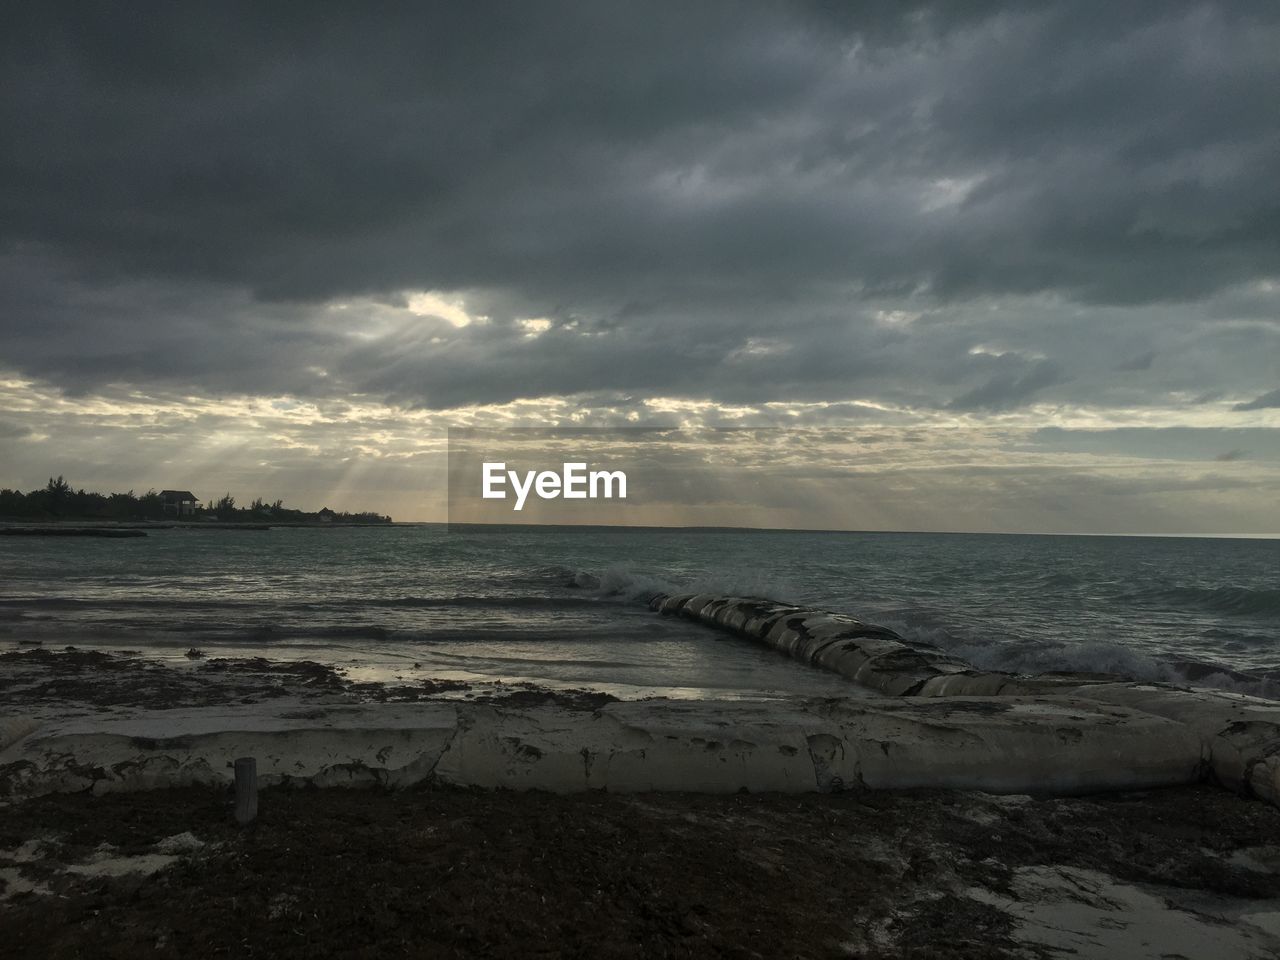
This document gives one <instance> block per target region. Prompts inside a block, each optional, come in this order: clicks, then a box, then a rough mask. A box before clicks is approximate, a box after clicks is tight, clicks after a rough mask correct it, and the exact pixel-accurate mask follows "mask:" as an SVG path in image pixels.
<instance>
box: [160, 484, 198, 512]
mask: <svg viewBox="0 0 1280 960" xmlns="http://www.w3.org/2000/svg"><path fill="white" fill-rule="evenodd" d="M160 503H161V505H162V506H163V507H164V512H165V513H171V514H173V515H174V516H175V517H190V516H194V515H195V512H196V511H197V510H198V509H200V501H199V500H197V499H196V495H195V494H194V493H192V492H191V491H190V490H161V491H160Z"/></svg>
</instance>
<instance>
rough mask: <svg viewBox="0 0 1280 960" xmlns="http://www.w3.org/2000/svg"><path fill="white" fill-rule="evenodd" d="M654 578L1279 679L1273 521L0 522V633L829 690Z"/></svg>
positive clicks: (98, 643) (1084, 653) (1065, 650)
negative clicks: (218, 525) (1156, 526)
mask: <svg viewBox="0 0 1280 960" xmlns="http://www.w3.org/2000/svg"><path fill="white" fill-rule="evenodd" d="M655 591H661V592H690V591H697V592H703V591H710V592H719V593H726V594H734V595H738V596H759V597H767V598H771V599H777V600H786V601H793V602H796V603H803V604H811V605H814V606H817V607H822V608H826V609H830V610H835V611H839V612H842V613H847V614H851V615H853V616H856V617H858V618H860V619H863V620H866V621H870V622H874V623H878V624H882V625H884V626H888V627H890V628H892V629H894V630H896V631H898V632H899V633H901V634H903V635H904V636H907V637H912V638H921V639H925V640H928V641H931V642H933V643H935V644H937V645H939V646H941V647H943V648H944V649H946V650H949V651H951V652H952V653H955V654H957V655H959V656H961V657H963V658H965V659H967V660H968V661H970V662H972V663H973V664H975V665H976V666H979V667H983V668H991V669H999V670H1007V671H1015V672H1043V671H1055V670H1087V671H1101V672H1109V673H1117V674H1122V675H1126V676H1130V677H1134V678H1138V679H1145V680H1165V681H1181V682H1193V683H1195V684H1198V685H1201V686H1209V687H1217V688H1222V689H1228V690H1234V691H1238V692H1244V693H1253V694H1258V695H1263V696H1273V697H1274V696H1277V694H1278V693H1280V540H1275V539H1215V538H1195V539H1191V538H1174V537H1089V536H1021V535H987V534H925V533H843V532H830V533H827V532H809V531H761V530H724V529H715V530H710V529H650V528H616V527H615V528H601V527H516V526H508V527H499V526H486V527H466V528H461V527H457V526H454V527H446V526H443V525H431V524H425V525H416V524H404V525H400V524H397V525H391V526H369V527H277V528H272V529H269V530H232V529H199V528H195V529H191V528H174V529H155V530H151V531H149V532H148V535H147V536H146V537H139V538H132V539H81V538H43V537H3V538H0V650H4V649H18V648H19V646H20V645H21V644H24V643H25V644H31V643H35V642H38V643H40V644H42V645H43V646H44V647H45V648H47V649H61V648H62V647H64V646H68V645H71V646H76V647H79V648H96V649H105V650H133V651H138V652H140V653H145V654H147V655H149V656H155V657H158V658H161V659H168V660H172V661H174V662H175V663H178V662H181V661H182V660H183V658H184V656H185V654H186V652H187V651H188V650H191V649H192V648H194V649H196V650H199V651H200V652H201V653H203V654H204V656H206V657H213V656H232V657H248V656H263V657H268V658H272V659H290V660H297V659H309V660H316V661H320V662H324V663H330V664H333V665H335V666H338V667H341V668H342V669H344V670H345V671H347V672H348V674H349V675H351V676H352V677H353V678H357V679H366V680H389V679H391V678H395V677H399V678H402V679H414V678H427V677H430V678H436V679H452V680H464V681H470V682H473V683H475V682H484V683H496V682H499V681H500V682H503V683H536V684H540V685H544V686H547V687H551V688H556V689H564V688H578V689H591V690H602V691H606V692H610V693H613V694H614V695H616V696H620V697H624V698H635V697H645V696H668V697H690V698H692V697H698V698H755V697H766V698H768V697H779V698H785V697H793V696H847V695H849V694H850V692H851V691H850V687H851V685H850V684H849V683H848V682H847V681H845V680H844V679H842V678H840V677H837V676H835V675H832V674H827V673H825V672H823V671H821V670H819V669H816V668H813V667H808V666H804V665H802V664H799V663H796V662H794V661H792V660H790V659H788V658H787V657H785V656H782V655H780V654H778V653H776V652H774V651H772V650H770V649H767V648H765V647H763V646H762V645H760V644H758V643H756V642H753V641H751V640H747V639H743V638H740V637H735V636H732V635H729V634H726V633H722V632H719V631H716V630H713V629H709V628H707V627H705V626H702V625H699V624H695V623H692V622H688V621H685V620H682V619H678V618H671V617H663V616H661V615H659V614H655V613H652V612H650V611H649V609H648V608H647V606H646V605H645V603H644V600H645V599H646V598H647V597H648V596H650V595H651V594H652V593H653V592H655Z"/></svg>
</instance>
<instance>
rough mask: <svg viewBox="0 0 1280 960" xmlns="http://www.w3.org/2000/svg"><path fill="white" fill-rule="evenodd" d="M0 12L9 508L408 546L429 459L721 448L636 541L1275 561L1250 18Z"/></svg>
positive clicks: (440, 477) (1264, 52) (1060, 11)
mask: <svg viewBox="0 0 1280 960" xmlns="http://www.w3.org/2000/svg"><path fill="white" fill-rule="evenodd" d="M6 16H7V21H8V24H7V28H6V30H5V31H3V33H2V34H0V45H2V46H3V60H2V63H0V122H2V125H3V129H4V130H5V131H6V134H5V136H4V137H3V139H2V141H0V486H8V487H17V488H20V489H24V490H25V489H30V488H33V487H37V486H41V485H43V484H44V482H45V480H46V479H47V478H48V477H49V476H50V475H57V474H62V475H64V476H65V477H66V478H67V479H68V480H69V481H70V482H71V483H72V484H73V485H74V486H76V487H85V488H87V489H97V490H103V491H105V490H127V489H134V490H136V491H139V492H141V491H143V490H146V489H147V488H151V487H154V488H157V489H159V488H164V487H173V488H179V489H190V490H192V491H194V492H195V493H196V494H197V496H200V497H202V498H205V499H212V498H215V497H217V496H220V495H221V494H222V493H223V492H231V493H233V494H234V495H236V496H237V497H238V498H239V499H241V500H242V501H248V500H250V499H252V498H253V497H254V496H259V495H260V496H262V497H264V498H265V499H267V500H274V499H277V498H283V499H284V500H285V502H286V505H290V506H297V507H302V508H305V509H318V508H319V507H320V506H322V505H328V506H330V507H332V508H334V509H350V510H360V509H372V510H378V511H380V512H386V513H390V514H392V515H393V516H394V517H395V518H396V519H397V520H439V519H444V518H445V513H446V509H447V505H448V501H447V490H446V486H447V484H446V479H447V476H446V474H447V471H446V468H445V456H444V454H445V451H446V448H447V436H448V433H447V431H448V430H449V428H451V427H452V428H459V427H467V428H477V427H478V428H485V429H509V428H525V427H547V426H561V427H564V426H575V427H605V428H613V427H619V426H628V427H658V428H672V429H675V428H679V430H680V431H682V433H681V434H680V435H681V436H682V437H684V438H686V439H688V438H698V437H703V438H704V439H705V438H706V437H708V436H712V435H717V436H719V435H721V434H717V433H716V432H717V431H723V430H724V429H725V428H732V432H733V435H734V436H738V437H741V438H747V439H746V441H745V444H744V445H742V446H741V447H740V448H739V453H738V455H737V456H738V459H735V460H734V466H733V468H732V469H731V470H722V471H721V473H720V474H719V476H721V477H722V478H729V479H724V480H723V482H722V483H720V484H719V485H718V487H717V490H716V492H715V495H714V496H709V495H707V494H706V492H705V491H702V492H692V491H691V490H689V489H688V488H687V485H685V484H682V483H681V482H679V481H680V478H679V477H678V476H675V475H674V474H673V475H672V476H671V477H670V478H669V482H668V483H667V485H666V486H664V487H663V488H662V489H660V490H659V489H651V490H649V491H648V502H649V503H650V504H651V505H654V504H656V505H658V506H654V507H653V512H651V513H650V514H647V515H646V516H647V519H648V520H650V521H652V522H660V521H661V520H663V519H664V518H665V519H668V520H670V521H671V522H680V523H699V522H705V523H720V522H724V523H733V524H743V525H758V526H798V527H819V528H835V529H895V530H900V529H925V530H983V531H1008V532H1035V531H1041V532H1063V533H1236V534H1249V533H1253V534H1256V533H1280V506H1278V505H1280V176H1277V171H1280V107H1277V103H1280V96H1277V93H1278V91H1280V54H1278V53H1277V51H1280V6H1278V5H1276V4H1275V3H1273V2H1257V3H1254V2H1249V0H1243V2H1232V3H1225V2H1219V3H1214V2H1207V3H1187V2H1181V0H1162V2H1149V3H1142V2H1138V3H1125V4H1116V3H1102V2H1093V0H1059V2H1054V0H1046V2H1035V0H1027V2H1019V3H1008V4H1001V3H987V2H972V3H959V2H951V3H937V4H933V3H920V2H889V0H884V2H871V3H866V4H856V5H855V4H843V3H836V2H817V0H814V2H795V3H782V2H763V0H761V2H734V3H720V2H710V0H708V2H698V3H692V4H644V3H615V2H609V0H595V2H591V3H583V2H576V3H558V2H539V3H532V4H519V5H517V4H490V3H469V4H451V5H447V6H446V5H444V4H420V3H419V4H404V5H401V4H394V3H392V4H380V5H378V6H377V8H376V11H375V10H373V9H372V8H371V9H370V10H363V9H358V8H354V7H351V6H349V5H338V4H325V3H315V4H307V5H305V7H304V6H297V5H285V4H261V3H253V4H234V3H219V4H215V5H209V6H202V5H199V4H183V5H180V6H179V5H171V4H155V5H150V4H144V3H130V4H124V3H104V4H94V5H71V4H59V3H49V4H22V5H19V7H18V8H17V9H16V10H11V11H9V12H8V14H7V15H6ZM744 428H746V429H744ZM754 430H767V431H768V433H767V434H754V433H752V431H754ZM765 436H767V437H768V438H769V439H768V440H763V439H760V438H761V437H765ZM753 437H754V439H752V438H753ZM779 445H780V446H779ZM721 446H722V444H719V443H716V442H711V441H708V442H707V443H706V444H705V445H704V446H703V447H699V445H698V443H696V442H694V443H685V444H684V445H683V446H682V448H681V457H682V458H683V457H689V456H691V457H692V460H691V461H690V462H696V461H697V460H698V454H697V451H698V450H699V449H702V450H704V451H709V450H712V449H713V448H719V447H721ZM780 447H781V449H780ZM691 451H692V453H691ZM606 453H607V451H606ZM602 455H603V454H602ZM624 455H625V451H622V450H621V449H619V451H618V452H617V456H619V457H621V456H624ZM690 469H693V467H691V468H690ZM477 482H478V481H477ZM662 505H665V507H664V506H662Z"/></svg>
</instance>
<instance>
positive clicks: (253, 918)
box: [0, 787, 1280, 960]
mask: <svg viewBox="0 0 1280 960" xmlns="http://www.w3.org/2000/svg"><path fill="white" fill-rule="evenodd" d="M260 809H261V814H260V817H259V820H258V821H257V822H256V824H255V825H254V826H253V827H252V828H250V829H249V830H245V831H241V830H238V829H236V828H235V827H234V826H233V825H232V824H231V822H230V816H229V809H228V797H227V796H226V794H224V793H223V792H221V791H212V790H199V789H179V790H169V791H162V792H155V793H145V794H131V795H116V796H108V797H92V796H89V795H74V796H65V795H64V796H51V797H45V798H41V799H37V800H30V801H27V802H25V803H23V804H21V805H19V806H17V807H14V808H10V809H9V810H6V811H5V817H4V819H3V821H0V848H3V849H5V850H10V851H12V850H13V849H15V848H17V847H18V846H19V845H21V844H22V843H23V842H24V841H29V840H30V839H31V838H44V841H43V842H44V844H45V847H44V852H45V854H47V856H45V857H44V858H43V860H41V861H40V863H39V864H36V865H33V864H30V863H28V864H23V865H20V868H21V869H23V870H27V871H29V872H30V874H31V879H32V880H33V881H36V882H39V883H41V884H43V885H44V887H45V889H46V890H48V891H49V892H48V893H47V894H44V895H41V894H35V893H28V894H24V895H21V896H17V897H14V898H11V899H10V900H9V901H8V903H7V904H3V905H0V943H4V944H5V956H6V957H10V958H13V960H22V958H37V957H38V958H50V960H60V958H71V957H83V956H94V957H120V958H134V957H138V956H144V955H145V956H153V957H157V958H169V957H172V958H179V957H196V956H199V957H206V956H237V957H283V958H292V957H297V958H313V957H317V956H326V957H351V958H356V957H419V956H421V957H492V958H514V957H520V958H525V957H552V956H555V957H582V958H621V957H736V958H751V957H761V958H773V957H827V956H858V957H864V958H887V957H891V956H892V957H897V956H910V957H938V958H943V957H945V958H968V957H1003V956H1011V955H1015V950H1016V947H1017V944H1015V943H1014V941H1013V940H1012V939H1011V938H1010V928H1011V921H1010V918H1009V917H1008V916H1007V915H1006V914H1005V913H1003V912H1001V911H1000V910H998V909H996V908H994V907H991V906H988V905H985V904H983V903H982V902H979V901H978V900H975V899H973V898H971V897H968V896H966V895H965V891H966V889H969V888H971V887H973V886H981V887H984V888H986V889H990V890H999V889H1001V887H1002V885H1004V884H1007V882H1008V879H1009V877H1010V875H1011V874H1012V873H1013V872H1014V871H1015V870H1016V869H1017V868H1019V867H1022V866H1025V865H1034V864H1060V865H1070V866H1077V867H1081V868H1086V869H1096V870H1102V871H1104V872H1107V873H1109V874H1110V875H1112V876H1115V877H1119V878H1122V879H1125V880H1129V881H1134V882H1139V883H1151V884H1164V885H1166V886H1173V887H1176V886H1179V885H1184V886H1187V887H1191V888H1195V889H1197V890H1203V891H1206V892H1209V893H1213V894H1227V895H1231V896H1247V897H1253V898H1264V897H1276V896H1280V876H1277V874H1275V873H1273V872H1259V871H1257V870H1254V869H1250V868H1246V867H1243V866H1239V865H1233V863H1232V862H1231V861H1230V860H1229V858H1226V857H1224V856H1221V855H1220V854H1223V853H1225V852H1229V851H1232V850H1237V849H1240V848H1242V847H1251V846H1252V847H1257V846H1258V845H1267V844H1269V845H1272V846H1273V847H1274V846H1275V845H1280V811H1277V810H1274V809H1272V808H1269V807H1266V806H1264V805H1262V804H1258V803H1249V802H1247V801H1243V800H1240V799H1238V798H1236V797H1233V796H1231V795H1229V794H1227V793H1225V792H1223V791H1220V790H1215V789H1212V788H1208V787H1204V788H1201V787H1196V788H1184V789H1177V790H1165V791H1155V792H1148V793H1141V794H1127V795H1121V796H1114V797H1105V798H1090V799H1065V800H1064V799H1059V800H1030V799H1020V800H1019V802H1016V803H1011V802H1010V800H1009V799H1008V798H996V797H990V796H986V795H982V794H956V793H949V792H939V791H929V792H896V793H846V794H842V795H835V796H832V795H804V796H779V795H759V796H746V795H738V796H730V797H717V796H705V795H680V794H647V795H633V796H618V795H608V794H603V793H592V794H580V795H575V796H555V795H550V794H543V793H527V794H517V793H510V792H502V791H495V792H479V791H465V790H449V789H426V788H423V789H414V790H406V791H401V792H394V793H385V792H378V791H350V790H341V789H330V790H314V789H310V790H287V789H273V790H269V791H266V792H264V793H263V795H262V798H261V807H260ZM185 831H190V832H192V833H194V834H195V835H196V836H197V837H198V838H199V839H200V840H201V841H203V843H204V846H203V847H201V848H200V849H199V851H198V852H196V853H193V854H192V855H190V856H188V857H184V858H182V859H181V860H180V861H179V862H178V863H176V864H175V865H173V866H171V867H170V868H169V869H167V870H163V871H161V872H158V873H154V874H152V875H146V876H139V875H129V876H123V877H114V878H111V877H104V878H85V877H79V876H76V875H74V874H70V873H67V872H65V868H63V869H61V870H60V868H59V866H60V865H65V864H69V863H74V862H80V861H82V860H83V859H84V858H86V857H91V856H93V854H94V851H101V850H102V849H104V848H103V847H102V846H101V845H102V844H104V843H105V844H110V845H111V848H110V849H113V850H116V851H118V852H119V853H120V854H122V855H129V854H132V855H142V854H145V853H146V852H147V851H150V850H154V849H155V845H156V844H157V843H158V842H160V841H161V840H162V838H165V837H171V836H173V835H174V834H180V833H182V832H185ZM6 866H11V865H10V864H7V863H5V862H4V860H3V855H0V870H2V869H4V868H5V867H6Z"/></svg>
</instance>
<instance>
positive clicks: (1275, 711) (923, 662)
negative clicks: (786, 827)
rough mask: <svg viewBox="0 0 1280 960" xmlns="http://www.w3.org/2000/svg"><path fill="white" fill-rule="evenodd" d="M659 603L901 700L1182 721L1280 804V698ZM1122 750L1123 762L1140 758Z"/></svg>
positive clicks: (1215, 766)
mask: <svg viewBox="0 0 1280 960" xmlns="http://www.w3.org/2000/svg"><path fill="white" fill-rule="evenodd" d="M649 609H651V610H654V611H657V612H659V613H662V614H665V615H668V616H683V617H687V618H689V619H691V620H697V621H699V622H700V623H704V624H707V625H708V626H712V627H718V628H720V629H723V630H728V631H730V632H732V633H736V634H739V635H740V636H744V637H749V638H751V639H753V640H756V641H759V642H762V643H765V644H767V645H768V646H770V647H773V648H774V649H775V650H778V651H779V652H781V653H785V654H787V655H788V656H790V657H792V658H794V659H796V660H799V661H800V662H802V663H807V664H810V665H812V666H817V667H821V668H823V669H826V670H831V671H833V672H835V673H838V674H840V675H841V676H843V677H846V678H847V679H849V680H851V681H853V682H854V683H856V684H858V685H860V686H862V687H865V688H867V689H870V690H873V691H876V692H878V693H882V694H886V695H888V696H891V697H931V698H932V697H945V698H953V697H964V698H985V697H999V698H1007V697H1016V698H1023V697H1051V698H1063V699H1067V698H1070V699H1075V700H1084V701H1088V702H1091V703H1097V704H1109V705H1113V706H1116V707H1122V708H1126V709H1130V710H1136V711H1140V712H1142V713H1144V714H1148V715H1151V716H1155V717H1161V718H1163V719H1166V720H1172V721H1175V722H1177V723H1179V724H1181V725H1183V726H1184V727H1186V728H1188V729H1189V730H1190V731H1192V732H1193V733H1194V735H1195V736H1197V737H1199V739H1200V742H1201V744H1202V746H1203V751H1204V773H1205V776H1206V777H1207V778H1209V779H1212V780H1214V781H1216V782H1218V783H1220V784H1222V785H1223V786H1225V787H1227V788H1229V789H1232V790H1235V791H1236V792H1239V793H1244V794H1247V795H1252V796H1257V797H1259V798H1262V799H1264V800H1266V801H1268V802H1269V803H1272V804H1274V805H1276V806H1280V703H1277V702H1276V701H1274V700H1266V699H1263V698H1261V697H1250V696H1245V695H1243V694H1235V693H1227V692H1224V691H1219V690H1201V689H1192V688H1189V687H1181V686H1176V685H1172V684H1163V683H1140V682H1135V681H1132V680H1127V679H1125V678H1122V677H1116V676H1111V675H1108V674H1095V673H1051V674H1040V675H1033V676H1027V675H1018V674H1011V673H1001V672H999V671H989V670H979V669H977V668H976V667H974V666H973V665H972V664H969V663H967V662H965V661H964V660H962V659H960V658H959V657H955V656H952V655H951V654H949V653H947V652H945V651H944V650H942V649H941V648H939V647H937V646H936V645H934V644H931V643H928V642H925V641H919V640H908V639H906V638H904V637H902V636H900V635H899V634H897V633H895V632H894V631H892V630H890V629H889V628H888V627H882V626H878V625H876V624H871V623H865V622H863V621H861V620H858V619H855V618H854V617H850V616H846V615H844V614H840V613H833V612H831V611H827V610H816V609H813V608H810V607H803V606H799V605H796V604H791V603H782V602H779V601H775V600H766V599H761V598H759V597H732V596H720V595H716V594H705V593H702V594H662V593H660V594H655V595H654V596H652V597H650V598H649ZM1124 753H1125V751H1123V750H1117V753H1116V763H1117V765H1123V764H1125V763H1126V762H1128V763H1135V762H1137V760H1138V758H1133V757H1128V758H1127V757H1126V756H1125V755H1124Z"/></svg>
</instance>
